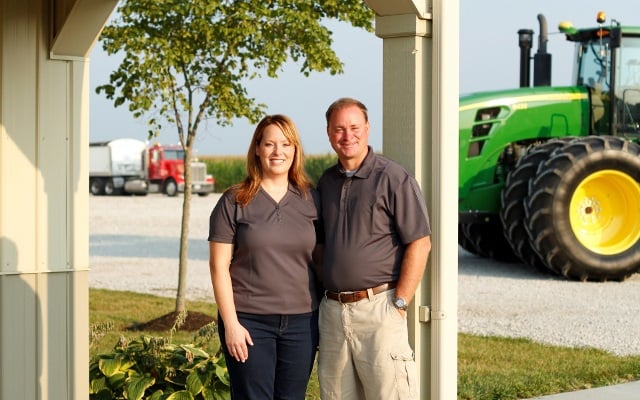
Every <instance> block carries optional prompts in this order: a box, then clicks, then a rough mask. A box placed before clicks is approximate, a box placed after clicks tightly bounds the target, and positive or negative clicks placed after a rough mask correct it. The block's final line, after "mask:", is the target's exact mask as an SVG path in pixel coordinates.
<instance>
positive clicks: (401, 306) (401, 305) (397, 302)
mask: <svg viewBox="0 0 640 400" xmlns="http://www.w3.org/2000/svg"><path fill="white" fill-rule="evenodd" d="M393 305H394V306H396V308H399V309H401V310H404V309H406V308H407V302H406V301H404V299H403V298H402V297H397V298H396V299H394V300H393Z"/></svg>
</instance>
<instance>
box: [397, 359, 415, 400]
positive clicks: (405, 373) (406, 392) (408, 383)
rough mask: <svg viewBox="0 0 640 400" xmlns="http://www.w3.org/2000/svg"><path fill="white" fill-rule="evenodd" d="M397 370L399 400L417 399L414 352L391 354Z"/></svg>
mask: <svg viewBox="0 0 640 400" xmlns="http://www.w3.org/2000/svg"><path fill="white" fill-rule="evenodd" d="M391 360H392V361H393V366H394V370H395V374H396V376H395V378H396V388H397V390H398V400H405V399H417V398H418V393H417V389H418V388H417V385H416V379H417V376H416V375H417V371H416V362H415V360H414V359H413V352H411V353H405V354H391Z"/></svg>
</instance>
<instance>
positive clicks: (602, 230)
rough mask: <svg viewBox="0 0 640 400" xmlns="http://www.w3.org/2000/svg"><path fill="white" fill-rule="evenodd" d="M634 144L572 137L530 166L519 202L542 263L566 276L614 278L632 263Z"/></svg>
mask: <svg viewBox="0 0 640 400" xmlns="http://www.w3.org/2000/svg"><path fill="white" fill-rule="evenodd" d="M639 182H640V146H638V145H637V144H633V143H631V142H628V141H626V140H624V139H621V138H617V137H613V136H590V137H586V138H582V139H578V140H575V141H573V142H571V143H569V144H568V145H566V146H565V147H563V148H562V149H560V150H557V151H556V152H555V153H554V154H553V155H552V156H551V158H550V159H549V160H548V161H547V162H546V163H544V164H543V165H542V166H541V167H540V169H539V170H538V176H537V177H536V178H535V179H534V180H533V181H532V183H531V188H530V190H529V196H528V198H527V200H526V203H525V207H526V212H527V217H528V222H527V223H528V229H529V232H530V234H531V238H532V240H533V243H534V246H535V247H536V250H537V251H538V254H541V255H544V258H545V261H546V263H547V265H548V266H549V267H550V268H552V269H553V270H557V271H560V273H561V274H562V275H563V276H565V277H567V278H570V279H576V280H580V281H587V280H590V281H607V280H616V281H622V280H624V279H626V278H627V277H629V276H631V275H632V274H633V273H635V272H637V271H638V270H639V268H640V208H638V204H640V184H639Z"/></svg>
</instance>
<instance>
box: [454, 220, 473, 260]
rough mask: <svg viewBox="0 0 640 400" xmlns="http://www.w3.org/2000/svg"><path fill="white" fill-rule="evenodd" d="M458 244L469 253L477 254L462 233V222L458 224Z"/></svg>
mask: <svg viewBox="0 0 640 400" xmlns="http://www.w3.org/2000/svg"><path fill="white" fill-rule="evenodd" d="M458 245H459V246H460V247H462V248H463V249H465V250H466V251H468V252H469V253H471V254H477V251H476V248H475V247H474V246H473V243H471V241H470V240H469V239H467V236H466V235H465V234H464V230H463V224H458Z"/></svg>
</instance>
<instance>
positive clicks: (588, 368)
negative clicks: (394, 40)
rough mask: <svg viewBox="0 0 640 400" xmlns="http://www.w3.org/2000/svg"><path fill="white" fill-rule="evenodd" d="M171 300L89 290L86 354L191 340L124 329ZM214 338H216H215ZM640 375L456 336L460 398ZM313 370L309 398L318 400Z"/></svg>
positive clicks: (570, 355) (591, 360) (483, 399)
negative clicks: (133, 342) (129, 343)
mask: <svg viewBox="0 0 640 400" xmlns="http://www.w3.org/2000/svg"><path fill="white" fill-rule="evenodd" d="M174 307H175V299H172V298H164V297H157V296H151V295H145V294H139V293H132V292H117V291H109V290H98V289H91V290H90V292H89V320H90V323H91V325H92V326H98V325H101V324H106V325H109V326H111V328H110V330H108V331H107V332H102V333H104V336H101V334H100V332H99V330H98V332H95V331H94V330H92V333H94V334H95V336H94V338H92V340H91V348H90V355H91V356H92V357H93V356H95V355H96V354H101V353H105V352H110V351H111V349H113V347H114V345H115V344H116V343H117V342H118V340H119V338H120V336H125V337H128V338H135V337H138V336H140V335H143V334H146V335H153V336H164V337H169V336H170V335H172V340H173V342H174V343H192V342H193V338H194V335H195V332H184V331H180V330H178V331H177V332H175V333H173V334H170V332H168V331H167V332H146V331H130V330H127V327H129V326H132V325H135V324H140V323H144V322H147V321H149V320H152V319H154V318H157V317H160V316H162V315H165V314H167V313H169V312H171V311H173V309H174ZM187 309H188V310H189V311H197V312H202V313H205V314H209V315H211V316H215V315H216V314H217V310H216V307H215V304H212V303H208V302H187ZM214 340H217V338H215V339H214ZM638 379H640V356H629V357H618V356H615V355H611V354H609V353H607V352H604V351H600V350H595V349H576V348H565V347H558V346H547V345H541V344H537V343H533V342H531V341H530V340H526V339H505V338H497V337H482V336H473V335H467V334H460V335H458V399H463V400H509V399H514V400H515V399H522V398H531V397H535V396H541V395H545V394H553V393H560V392H569V391H573V390H579V389H587V388H592V387H598V386H606V385H614V384H618V383H623V382H628V381H634V380H638ZM318 393H319V391H318V382H317V378H316V376H315V372H314V374H313V375H312V379H311V382H310V383H309V390H308V396H307V399H319V398H320V396H319V394H318Z"/></svg>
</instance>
